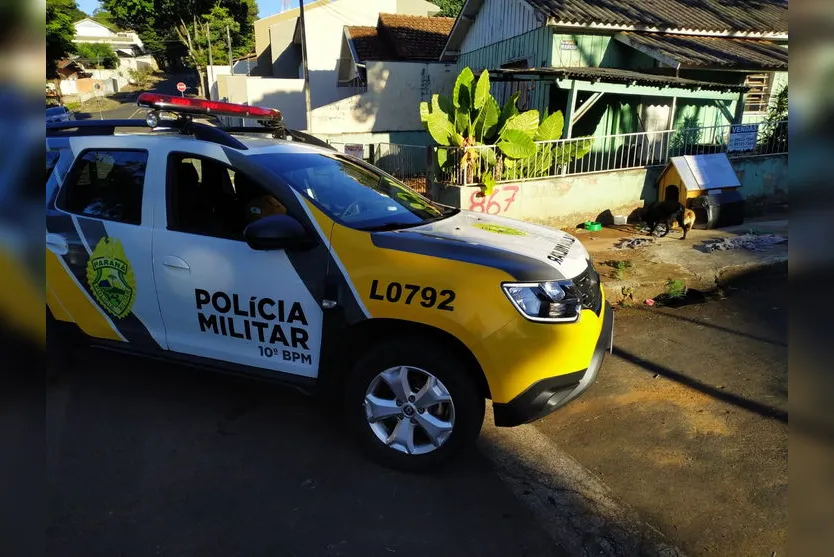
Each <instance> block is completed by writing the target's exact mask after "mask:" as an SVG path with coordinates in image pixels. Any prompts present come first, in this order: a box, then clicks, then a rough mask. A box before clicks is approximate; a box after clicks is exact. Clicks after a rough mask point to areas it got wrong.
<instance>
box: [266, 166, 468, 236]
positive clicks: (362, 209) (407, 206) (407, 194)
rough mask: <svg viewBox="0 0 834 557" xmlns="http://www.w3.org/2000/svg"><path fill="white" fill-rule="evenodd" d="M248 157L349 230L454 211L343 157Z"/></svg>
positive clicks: (401, 223)
mask: <svg viewBox="0 0 834 557" xmlns="http://www.w3.org/2000/svg"><path fill="white" fill-rule="evenodd" d="M253 158H254V159H257V160H258V162H259V163H261V164H263V165H266V166H268V167H269V168H270V169H271V170H272V171H273V172H275V173H276V174H277V175H279V176H280V177H281V178H282V179H283V180H285V181H286V182H287V183H288V184H289V185H290V186H291V187H292V188H293V189H295V190H296V191H298V192H300V193H302V194H303V195H305V196H307V197H309V198H310V199H311V200H313V201H315V202H316V204H317V205H318V206H319V207H321V209H322V210H323V211H325V212H326V213H327V214H328V215H329V216H331V217H332V218H335V219H337V220H339V221H340V222H342V223H344V224H346V225H348V226H351V227H354V228H367V229H371V228H374V227H395V226H415V225H419V224H423V223H425V222H430V221H433V220H438V219H441V218H444V217H447V216H450V215H451V214H453V213H454V211H453V210H449V209H448V208H444V207H441V206H439V205H436V204H434V203H432V202H431V201H429V200H428V199H426V198H424V197H423V196H421V195H420V194H418V193H417V192H415V191H414V190H412V189H411V188H409V187H408V186H406V185H404V184H401V183H399V182H397V181H396V180H395V179H393V178H391V177H389V176H386V175H384V174H380V173H378V172H375V171H373V170H371V169H369V168H367V167H364V166H360V165H358V164H354V163H353V162H350V161H348V160H347V159H341V158H337V157H335V156H326V155H319V154H312V153H311V154H278V153H272V154H264V155H256V156H255V157H253Z"/></svg>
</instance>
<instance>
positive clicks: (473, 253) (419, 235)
mask: <svg viewBox="0 0 834 557" xmlns="http://www.w3.org/2000/svg"><path fill="white" fill-rule="evenodd" d="M372 239H373V242H374V244H375V245H377V246H378V247H384V248H389V249H398V250H402V251H409V252H413V253H419V254H423V255H432V256H436V257H442V258H446V259H455V260H459V261H466V262H469V263H476V264H479V265H486V266H489V267H496V268H500V269H503V270H505V271H507V272H508V273H510V274H511V275H512V276H513V277H515V279H516V280H525V281H526V280H535V281H538V280H559V279H567V278H573V277H575V276H577V275H579V274H581V273H582V272H583V271H585V269H587V267H588V260H589V255H588V252H587V250H586V249H585V247H584V246H583V245H582V244H581V243H580V242H579V240H577V239H576V237H575V236H572V235H571V234H568V233H567V232H564V231H562V230H558V229H555V228H549V227H546V226H540V225H537V224H531V223H528V222H522V221H518V220H515V219H509V218H506V217H498V216H493V215H485V214H483V213H476V212H471V211H460V212H459V213H458V214H456V215H454V216H452V217H449V218H446V219H443V220H441V221H437V222H431V223H428V224H424V225H420V226H416V227H412V228H406V229H402V230H397V231H391V232H378V233H374V234H372Z"/></svg>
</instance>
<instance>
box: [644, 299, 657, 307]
mask: <svg viewBox="0 0 834 557" xmlns="http://www.w3.org/2000/svg"><path fill="white" fill-rule="evenodd" d="M643 303H644V304H646V305H647V306H653V305H654V300H652V299H651V298H646V301H645V302H643Z"/></svg>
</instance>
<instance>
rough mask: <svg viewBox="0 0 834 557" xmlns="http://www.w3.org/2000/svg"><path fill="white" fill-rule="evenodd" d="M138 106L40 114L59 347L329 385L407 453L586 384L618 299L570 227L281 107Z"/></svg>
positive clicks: (377, 434)
mask: <svg viewBox="0 0 834 557" xmlns="http://www.w3.org/2000/svg"><path fill="white" fill-rule="evenodd" d="M138 104H139V106H141V107H145V108H148V109H150V112H149V113H148V116H147V120H126V121H108V120H103V121H97V120H91V121H76V122H67V123H60V124H51V125H49V126H48V127H47V141H46V144H47V207H46V215H47V216H46V227H47V234H46V248H47V251H46V255H47V282H48V288H47V296H48V299H47V304H48V317H49V319H48V321H49V325H50V330H54V331H60V334H55V337H54V338H55V340H54V342H53V343H52V344H50V351H52V352H55V353H61V352H60V349H61V348H62V344H61V342H62V341H63V342H64V345H65V344H66V339H68V338H70V337H69V336H68V334H67V331H66V330H64V327H67V326H68V327H70V328H71V330H72V331H76V332H80V333H82V334H83V336H84V337H85V338H86V340H88V341H89V342H91V343H93V344H95V345H97V346H100V347H105V348H118V349H121V350H125V351H128V352H131V353H134V354H137V355H143V356H151V357H154V358H157V359H159V358H162V359H166V360H170V361H173V362H186V363H189V364H197V365H198V366H201V367H205V368H207V369H214V370H219V371H225V372H230V373H244V374H249V375H253V376H257V377H261V378H266V379H273V380H279V381H283V382H287V383H290V384H294V385H296V386H298V387H300V388H302V389H305V390H312V391H316V392H320V393H323V394H326V395H333V394H337V395H338V396H339V398H340V400H342V401H343V403H344V407H345V411H346V420H347V422H348V423H349V424H350V426H351V428H352V430H353V431H354V432H355V434H356V438H357V439H358V442H359V444H360V445H361V446H362V447H363V448H364V449H365V450H366V451H367V452H368V453H369V455H370V456H371V457H373V458H374V459H375V460H378V461H379V462H381V463H383V464H385V465H388V466H392V467H395V468H399V469H405V470H414V471H417V470H428V469H432V468H435V467H437V466H439V465H440V464H442V463H444V462H446V461H448V460H449V459H450V458H451V457H452V456H453V455H455V454H456V453H458V452H459V451H460V450H461V449H463V448H465V447H467V446H471V445H473V444H474V441H475V439H476V438H477V436H478V434H479V432H480V429H481V426H482V423H483V420H484V409H485V400H486V399H489V400H491V401H492V405H493V409H494V420H495V424H496V425H497V426H502V427H510V426H516V425H519V424H523V423H527V422H530V421H532V420H535V419H537V418H540V417H542V416H544V415H546V414H548V413H549V412H551V411H553V410H554V409H556V408H558V407H561V406H563V405H565V404H566V403H568V402H569V401H571V400H573V399H575V398H576V397H577V396H579V395H580V394H581V393H582V392H584V391H585V390H586V389H587V388H588V386H589V385H590V384H591V383H592V382H593V381H594V379H595V377H596V375H597V372H598V371H599V369H600V366H601V365H602V362H603V359H604V357H605V354H606V353H607V352H608V351H610V349H611V343H612V330H613V314H612V311H611V308H610V306H609V304H608V303H607V302H606V300H605V296H604V293H603V291H602V289H601V287H600V283H599V277H598V275H597V273H596V271H595V270H594V267H593V265H592V264H591V261H590V258H589V255H588V253H587V251H586V250H585V248H584V247H583V246H582V245H581V243H580V242H578V241H577V240H576V239H575V238H574V237H573V236H571V235H569V234H567V233H565V232H562V231H559V230H555V229H550V228H546V227H542V226H536V225H533V224H529V223H524V222H519V221H515V220H511V219H507V218H500V217H496V216H490V215H485V214H482V213H472V212H468V211H464V210H460V209H456V208H452V207H448V206H444V205H440V204H438V203H435V202H433V201H431V200H429V199H427V198H426V197H424V196H422V195H420V194H418V193H416V192H415V191H413V190H412V189H410V188H408V187H407V186H405V185H403V184H402V183H400V182H399V181H397V180H396V179H395V178H393V177H391V176H390V175H388V174H386V173H384V172H382V171H381V170H379V169H377V168H375V167H374V166H372V165H370V164H367V163H366V162H364V161H362V160H359V159H357V158H353V157H350V156H347V155H343V154H340V153H338V152H336V151H335V150H333V149H331V148H329V146H327V144H324V143H323V142H321V141H318V140H316V139H315V138H313V137H311V136H309V135H306V134H303V133H300V132H297V131H293V130H289V129H287V128H286V127H284V126H283V125H282V121H281V115H280V112H278V111H277V110H274V109H268V108H260V107H252V106H245V105H235V104H230V103H220V102H213V101H203V100H197V99H190V98H182V97H172V96H166V95H159V94H153V93H144V94H142V95H140V96H139V98H138ZM216 116H229V117H241V118H249V119H257V120H259V121H260V123H261V124H262V125H261V126H258V127H249V128H247V127H239V128H230V127H223V126H221V125H216V123H215V124H214V125H212V124H208V123H201V122H199V121H197V120H200V119H209V118H212V117H216Z"/></svg>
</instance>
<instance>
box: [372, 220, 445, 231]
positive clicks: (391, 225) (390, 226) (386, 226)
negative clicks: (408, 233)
mask: <svg viewBox="0 0 834 557" xmlns="http://www.w3.org/2000/svg"><path fill="white" fill-rule="evenodd" d="M427 222H429V221H423V222H386V223H383V224H377V225H375V226H363V227H361V228H360V229H359V230H365V231H368V232H382V231H385V230H398V229H400V228H413V227H415V226H422V225H424V224H426V223H427Z"/></svg>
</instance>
